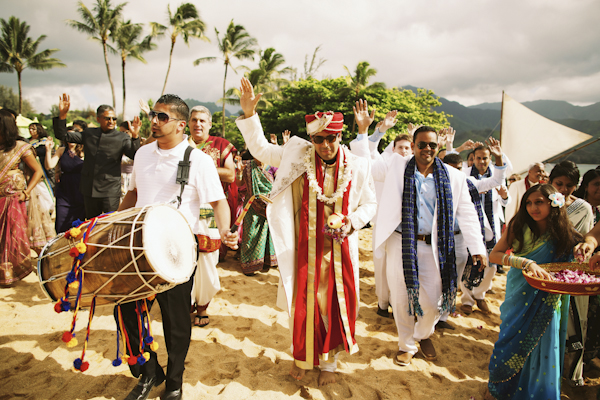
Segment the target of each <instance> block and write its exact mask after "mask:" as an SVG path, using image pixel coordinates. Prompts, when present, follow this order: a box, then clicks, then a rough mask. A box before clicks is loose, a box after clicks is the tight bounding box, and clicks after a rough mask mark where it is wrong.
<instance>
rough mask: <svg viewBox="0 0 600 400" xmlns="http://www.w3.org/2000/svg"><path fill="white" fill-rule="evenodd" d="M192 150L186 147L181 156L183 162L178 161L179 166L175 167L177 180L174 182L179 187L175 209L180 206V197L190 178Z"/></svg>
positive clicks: (190, 147)
mask: <svg viewBox="0 0 600 400" xmlns="http://www.w3.org/2000/svg"><path fill="white" fill-rule="evenodd" d="M192 150H194V148H193V147H192V146H188V148H187V149H185V154H184V156H183V160H182V161H179V165H178V166H177V179H176V181H175V182H177V183H179V184H180V185H181V190H180V191H179V196H177V208H179V206H181V196H182V195H183V189H184V188H185V185H187V183H188V181H189V178H190V153H191V152H192Z"/></svg>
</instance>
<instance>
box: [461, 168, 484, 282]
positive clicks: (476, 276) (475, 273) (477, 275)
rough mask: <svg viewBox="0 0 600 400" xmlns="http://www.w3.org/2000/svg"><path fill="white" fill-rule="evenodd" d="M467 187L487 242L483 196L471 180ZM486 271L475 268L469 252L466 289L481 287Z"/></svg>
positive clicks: (468, 181) (465, 273)
mask: <svg viewBox="0 0 600 400" xmlns="http://www.w3.org/2000/svg"><path fill="white" fill-rule="evenodd" d="M467 185H468V186H469V194H470V195H471V201H473V204H474V205H475V210H477V217H478V218H479V226H480V227H481V235H482V236H483V240H484V241H485V225H484V223H483V211H482V210H481V196H479V190H477V188H476V187H475V185H474V184H473V182H471V181H470V180H469V179H467ZM484 271H485V270H481V271H479V268H473V257H471V252H469V258H468V259H467V265H466V267H465V271H464V272H463V275H462V277H461V279H462V282H463V284H464V285H465V287H466V288H467V289H469V290H471V289H473V288H474V287H477V286H479V285H480V284H481V281H482V280H483V273H484Z"/></svg>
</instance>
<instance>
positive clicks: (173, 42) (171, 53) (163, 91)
mask: <svg viewBox="0 0 600 400" xmlns="http://www.w3.org/2000/svg"><path fill="white" fill-rule="evenodd" d="M174 47H175V41H174V40H171V52H170V53H169V67H168V68H167V76H165V84H164V85H163V89H162V92H160V95H161V96H162V95H163V94H165V89H166V88H167V79H169V71H171V59H172V58H173V48H174Z"/></svg>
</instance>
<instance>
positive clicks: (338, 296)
mask: <svg viewBox="0 0 600 400" xmlns="http://www.w3.org/2000/svg"><path fill="white" fill-rule="evenodd" d="M240 92H241V97H240V105H241V106H242V110H243V111H244V117H240V118H238V119H237V120H236V124H237V126H238V128H239V129H240V131H241V132H242V135H243V136H244V140H245V141H246V143H247V145H248V149H249V150H250V152H251V153H252V155H253V156H254V157H255V158H256V159H258V160H260V161H261V162H262V163H264V164H269V165H271V166H274V167H278V168H279V169H278V170H277V176H276V178H275V182H274V183H273V187H272V189H271V194H270V198H271V200H272V201H273V203H272V204H269V205H268V206H267V220H268V222H269V229H270V230H271V236H272V238H273V245H274V247H275V252H276V254H277V261H278V264H279V273H280V280H279V289H280V290H279V291H278V296H277V297H278V299H277V305H278V306H279V307H280V308H281V309H283V310H287V311H288V315H289V317H290V333H291V336H292V347H293V357H294V362H293V365H292V368H291V370H290V375H292V377H294V378H295V379H298V380H300V379H302V378H303V377H304V375H305V374H306V372H307V371H309V370H312V369H313V368H314V367H315V366H319V367H320V369H321V372H320V375H319V378H318V383H319V385H327V384H330V383H333V382H335V379H336V378H335V369H336V365H337V356H338V354H339V352H342V351H346V352H349V353H350V354H353V353H355V352H356V351H358V346H357V344H356V340H355V339H354V331H355V323H356V317H357V315H358V304H359V301H358V300H359V285H358V267H359V263H358V230H360V229H361V228H362V227H363V226H364V225H366V224H367V222H368V221H369V220H370V219H371V218H372V217H373V215H374V213H375V208H376V203H375V193H374V186H373V181H372V178H371V174H370V171H369V163H368V162H367V161H366V160H363V159H361V158H359V157H356V156H354V155H352V154H351V153H350V152H349V151H348V149H347V148H346V147H344V146H340V141H341V131H342V128H343V126H344V120H343V115H342V114H341V113H333V112H331V111H330V112H325V113H323V112H318V113H314V114H309V115H306V117H305V120H306V130H307V133H308V135H309V137H310V141H307V140H304V139H301V138H300V137H298V136H293V137H292V138H290V140H289V141H288V142H287V143H286V145H285V146H277V145H274V144H270V143H268V141H267V139H266V138H265V136H264V133H263V130H262V127H261V125H260V120H259V118H258V115H257V114H256V113H255V108H256V104H257V102H258V100H259V98H260V96H261V95H260V94H258V95H257V96H254V90H253V87H252V84H251V83H250V82H249V81H248V80H247V79H246V78H243V79H242V85H241V88H240ZM334 212H335V213H337V214H338V215H335V216H334V215H332V214H333V213H334ZM330 217H333V218H331V219H330ZM329 221H333V222H335V223H333V224H332V226H333V227H335V229H336V232H337V234H338V237H337V239H335V240H334V239H333V237H332V235H330V234H327V233H325V232H324V231H325V228H327V227H329V226H330V225H328V222H329ZM326 224H327V225H326ZM332 229H334V228H332Z"/></svg>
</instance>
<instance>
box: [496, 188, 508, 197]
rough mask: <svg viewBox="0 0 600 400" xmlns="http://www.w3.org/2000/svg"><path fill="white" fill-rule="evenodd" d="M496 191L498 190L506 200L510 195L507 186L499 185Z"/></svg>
mask: <svg viewBox="0 0 600 400" xmlns="http://www.w3.org/2000/svg"><path fill="white" fill-rule="evenodd" d="M496 191H497V192H498V194H499V195H500V197H502V199H504V200H506V198H507V197H508V190H507V189H506V187H505V186H499V187H497V188H496Z"/></svg>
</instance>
